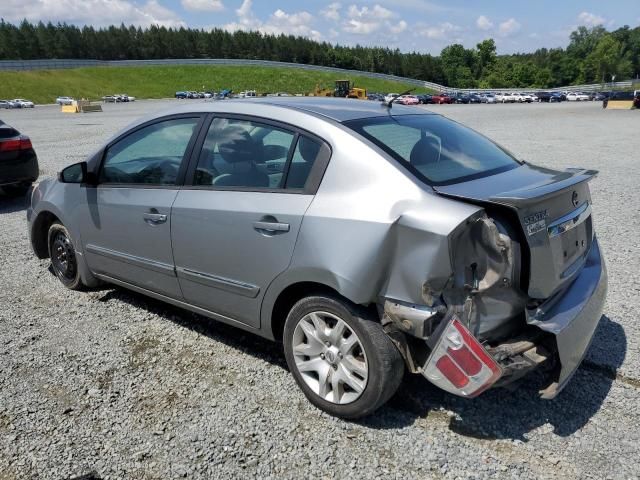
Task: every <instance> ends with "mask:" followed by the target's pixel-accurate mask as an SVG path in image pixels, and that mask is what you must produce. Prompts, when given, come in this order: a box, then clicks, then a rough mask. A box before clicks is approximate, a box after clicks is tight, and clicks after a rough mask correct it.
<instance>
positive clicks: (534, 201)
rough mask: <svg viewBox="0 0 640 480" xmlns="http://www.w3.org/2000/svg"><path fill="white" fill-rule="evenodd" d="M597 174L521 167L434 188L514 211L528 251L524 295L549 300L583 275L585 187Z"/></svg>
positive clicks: (587, 212) (589, 232)
mask: <svg viewBox="0 0 640 480" xmlns="http://www.w3.org/2000/svg"><path fill="white" fill-rule="evenodd" d="M596 174H597V172H596V171H595V170H584V169H567V170H565V171H557V170H552V169H548V168H543V167H537V166H533V165H528V164H523V165H522V166H520V167H518V168H514V169H512V170H508V171H506V172H502V173H498V174H496V175H491V176H488V177H484V178H479V179H475V180H470V181H467V182H461V183H457V184H452V185H444V186H434V187H433V188H434V190H435V191H436V192H438V193H439V194H442V195H445V196H448V197H454V198H460V199H464V200H471V201H474V202H480V203H488V204H492V205H501V206H505V207H508V208H510V209H512V210H514V211H515V213H516V214H517V216H518V219H519V223H520V224H519V225H518V227H519V228H520V231H521V232H522V237H523V238H524V239H526V242H527V245H528V247H529V254H530V255H529V265H528V271H529V281H528V291H527V293H528V295H529V296H530V297H531V298H537V299H545V298H549V297H550V296H552V295H553V294H554V293H555V292H557V291H558V290H560V289H561V288H562V287H563V286H565V285H568V283H569V282H570V281H571V280H572V279H573V278H574V277H575V276H576V274H577V273H578V272H579V271H580V270H581V269H582V266H583V265H584V262H585V259H586V257H587V253H588V252H589V250H590V248H591V243H592V241H593V223H592V219H591V195H590V192H589V186H588V183H587V182H588V181H589V180H590V179H592V178H593V177H594V176H595V175H596Z"/></svg>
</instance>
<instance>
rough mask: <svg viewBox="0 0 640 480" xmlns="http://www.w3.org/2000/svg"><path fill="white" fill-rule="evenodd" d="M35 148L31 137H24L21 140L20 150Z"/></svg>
mask: <svg viewBox="0 0 640 480" xmlns="http://www.w3.org/2000/svg"><path fill="white" fill-rule="evenodd" d="M31 148H33V145H31V139H30V138H29V137H22V138H21V139H20V150H29V149H31Z"/></svg>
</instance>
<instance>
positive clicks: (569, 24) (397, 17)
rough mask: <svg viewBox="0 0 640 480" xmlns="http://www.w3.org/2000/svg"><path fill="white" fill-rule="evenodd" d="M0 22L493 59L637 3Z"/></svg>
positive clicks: (84, 6)
mask: <svg viewBox="0 0 640 480" xmlns="http://www.w3.org/2000/svg"><path fill="white" fill-rule="evenodd" d="M0 17H2V18H4V19H5V21H10V22H19V21H20V20H22V19H23V18H27V19H28V20H30V21H33V22H37V21H40V20H43V21H49V20H50V21H53V22H67V23H73V24H77V25H85V24H90V25H94V26H104V25H111V24H120V23H122V22H124V23H125V24H135V25H142V26H147V25H150V24H152V23H155V24H161V25H166V26H173V27H179V26H185V27H193V28H212V27H220V28H225V29H227V30H230V31H232V30H237V29H244V30H260V31H262V32H267V33H281V32H282V33H287V34H294V35H303V36H306V37H309V38H313V39H316V40H325V41H329V42H331V43H340V44H347V45H355V44H356V43H359V44H361V45H379V46H387V47H391V48H396V47H398V48H399V49H400V50H402V51H405V52H406V51H414V50H415V51H420V52H430V53H439V52H440V50H441V49H442V48H443V47H444V46H446V45H449V44H451V43H462V44H463V45H465V46H466V47H472V46H475V44H476V43H477V42H479V41H480V40H482V39H484V38H488V37H491V38H494V39H495V40H496V43H497V45H498V53H512V52H531V51H533V50H535V49H536V48H539V47H558V46H566V44H567V43H568V38H569V33H570V32H571V31H572V30H574V29H575V28H576V27H577V26H579V25H586V26H588V27H592V26H595V25H604V26H605V27H606V28H607V29H615V28H618V27H621V26H623V25H625V24H626V25H630V26H632V27H634V26H637V25H638V24H639V23H640V0H608V1H606V2H605V1H602V0H580V1H573V0H538V1H536V2H530V1H524V0H485V1H482V2H479V1H476V2H472V1H469V0H466V1H465V0H434V1H431V0H375V1H368V0H359V1H353V2H352V1H335V2H334V1H332V0H329V1H317V0H303V1H300V0H298V1H296V0H0Z"/></svg>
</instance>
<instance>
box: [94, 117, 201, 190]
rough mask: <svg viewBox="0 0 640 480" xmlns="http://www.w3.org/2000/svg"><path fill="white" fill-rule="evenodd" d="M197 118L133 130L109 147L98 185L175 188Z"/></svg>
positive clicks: (160, 123) (175, 120) (166, 121)
mask: <svg viewBox="0 0 640 480" xmlns="http://www.w3.org/2000/svg"><path fill="white" fill-rule="evenodd" d="M199 120H200V119H199V118H197V117H196V118H177V119H171V120H165V121H161V122H158V123H154V124H152V125H148V126H146V127H143V128H141V129H139V130H136V131H135V132H133V133H132V134H130V135H127V136H126V137H124V138H123V139H121V140H119V141H118V142H116V143H115V144H113V145H111V146H110V147H109V148H108V149H107V151H106V154H105V157H104V163H103V166H102V170H101V172H100V182H102V183H111V184H149V185H175V183H176V180H177V177H178V170H179V169H180V164H181V163H182V159H183V157H184V154H185V152H186V150H187V146H188V145H189V141H190V140H191V137H192V136H193V132H194V129H195V127H196V125H197V124H198V122H199Z"/></svg>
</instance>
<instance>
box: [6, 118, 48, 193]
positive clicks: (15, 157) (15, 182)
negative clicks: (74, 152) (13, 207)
mask: <svg viewBox="0 0 640 480" xmlns="http://www.w3.org/2000/svg"><path fill="white" fill-rule="evenodd" d="M38 174H39V169H38V157H37V156H36V152H35V150H34V149H33V146H32V145H31V140H30V139H29V137H27V136H25V135H21V134H20V132H19V131H18V130H16V129H15V128H13V127H10V126H9V125H7V124H6V123H4V122H2V121H1V120H0V189H2V190H3V191H4V193H6V194H8V195H24V194H26V193H27V191H28V190H29V188H30V187H31V184H32V183H33V182H35V181H36V180H37V178H38Z"/></svg>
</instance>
